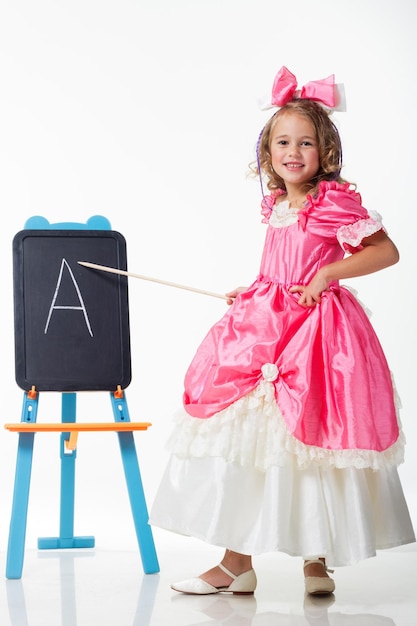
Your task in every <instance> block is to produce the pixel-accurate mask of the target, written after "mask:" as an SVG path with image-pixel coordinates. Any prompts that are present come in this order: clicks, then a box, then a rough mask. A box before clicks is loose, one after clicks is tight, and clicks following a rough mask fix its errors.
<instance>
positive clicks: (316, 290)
mask: <svg viewBox="0 0 417 626" xmlns="http://www.w3.org/2000/svg"><path fill="white" fill-rule="evenodd" d="M328 286H329V285H328V282H327V281H326V280H325V279H324V278H323V277H322V276H321V275H320V273H319V272H318V273H317V274H316V275H315V277H314V278H313V280H312V281H311V282H310V283H309V284H308V285H294V286H293V287H290V289H289V292H290V293H300V294H301V296H300V298H299V300H298V304H300V305H301V306H304V307H314V306H316V304H320V302H321V294H322V293H323V291H326V290H327V288H328Z"/></svg>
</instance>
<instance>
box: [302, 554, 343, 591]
mask: <svg viewBox="0 0 417 626" xmlns="http://www.w3.org/2000/svg"><path fill="white" fill-rule="evenodd" d="M311 563H317V564H319V565H321V566H322V567H323V569H324V571H325V572H330V573H331V574H333V570H332V569H328V567H327V565H326V564H325V563H323V561H321V560H320V559H313V560H311V561H306V562H305V563H304V567H307V565H310V564H311ZM304 582H305V589H306V592H307V593H310V594H312V595H326V594H329V593H333V591H334V590H335V589H336V585H335V584H334V580H333V579H332V578H330V577H329V576H306V577H305V579H304Z"/></svg>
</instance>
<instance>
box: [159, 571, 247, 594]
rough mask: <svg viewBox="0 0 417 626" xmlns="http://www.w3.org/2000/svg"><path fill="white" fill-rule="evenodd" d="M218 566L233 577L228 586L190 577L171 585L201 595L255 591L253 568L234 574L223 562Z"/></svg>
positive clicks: (175, 589)
mask: <svg viewBox="0 0 417 626" xmlns="http://www.w3.org/2000/svg"><path fill="white" fill-rule="evenodd" d="M218 567H220V569H221V570H223V572H224V573H225V574H227V575H228V576H230V578H232V579H233V580H232V582H231V583H230V585H229V586H228V587H214V586H213V585H210V583H207V582H206V581H205V580H203V579H202V578H188V579H187V580H182V581H180V582H178V583H173V584H172V585H171V589H173V590H174V591H180V592H181V593H189V594H194V595H200V596H203V595H208V594H210V593H221V592H228V593H234V594H241V595H249V594H252V593H253V592H254V591H255V589H256V583H257V580H256V574H255V572H254V570H253V569H250V570H248V571H247V572H244V573H243V574H240V575H239V576H235V574H232V572H230V571H229V570H228V569H227V568H226V567H225V566H224V565H222V564H221V563H219V566H218Z"/></svg>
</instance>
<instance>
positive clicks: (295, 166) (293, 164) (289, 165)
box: [285, 163, 304, 170]
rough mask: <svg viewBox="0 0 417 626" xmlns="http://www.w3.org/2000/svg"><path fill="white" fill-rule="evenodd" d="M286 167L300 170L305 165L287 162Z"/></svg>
mask: <svg viewBox="0 0 417 626" xmlns="http://www.w3.org/2000/svg"><path fill="white" fill-rule="evenodd" d="M285 167H286V168H287V169H289V170H298V169H301V168H302V167H304V165H303V164H302V163H285Z"/></svg>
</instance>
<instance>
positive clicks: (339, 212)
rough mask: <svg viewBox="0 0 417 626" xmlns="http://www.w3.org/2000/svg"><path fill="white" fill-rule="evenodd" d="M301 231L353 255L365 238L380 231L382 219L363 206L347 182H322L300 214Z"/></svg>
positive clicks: (358, 196) (309, 197)
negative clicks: (310, 233)
mask: <svg viewBox="0 0 417 626" xmlns="http://www.w3.org/2000/svg"><path fill="white" fill-rule="evenodd" d="M299 221H300V224H301V226H302V227H303V228H306V227H307V225H308V230H309V231H311V232H314V233H315V234H317V235H318V236H320V237H322V238H324V239H326V240H328V241H329V242H331V241H333V242H334V243H339V245H340V246H341V247H342V249H343V250H344V251H346V252H350V253H353V252H356V251H358V250H360V249H361V248H362V247H363V246H362V244H361V242H362V240H363V239H364V238H365V237H369V236H370V235H372V234H374V233H376V232H378V231H379V230H381V229H383V225H382V219H381V216H380V215H379V214H378V213H376V212H369V211H367V210H366V209H365V208H364V207H363V206H362V199H361V196H360V194H359V193H357V192H356V191H355V190H354V189H352V188H351V186H350V184H349V183H343V184H341V183H336V182H322V183H320V185H319V189H318V193H317V194H316V195H315V196H314V197H312V196H308V203H307V205H306V207H305V208H304V209H303V210H302V211H300V212H299Z"/></svg>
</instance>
